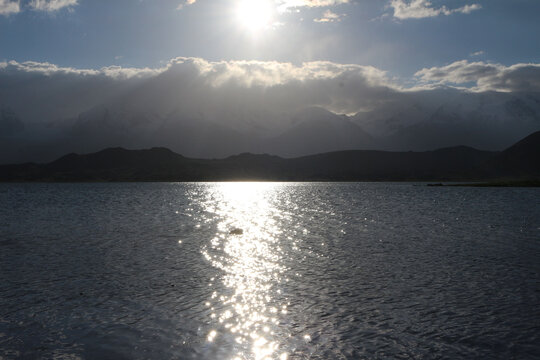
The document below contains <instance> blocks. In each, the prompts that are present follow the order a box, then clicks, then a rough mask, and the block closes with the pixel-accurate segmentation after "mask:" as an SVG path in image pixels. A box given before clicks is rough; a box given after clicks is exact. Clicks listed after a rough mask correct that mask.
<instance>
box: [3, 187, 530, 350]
mask: <svg viewBox="0 0 540 360" xmlns="http://www.w3.org/2000/svg"><path fill="white" fill-rule="evenodd" d="M240 229H241V230H240ZM231 232H232V233H231ZM0 358H1V359H12V358H28V359H34V358H45V359H79V358H80V359H192V358H193V359H266V358H268V359H460V358H467V359H468V358H477V359H492V358H499V359H512V358H515V359H534V358H536V359H538V358H540V190H539V189H505V188H492V189H489V188H433V187H431V188H430V187H426V186H413V185H412V184H309V183H306V184H301V183H299V184H272V183H224V184H172V183H171V184H24V185H23V184H21V185H17V184H3V185H2V184H0Z"/></svg>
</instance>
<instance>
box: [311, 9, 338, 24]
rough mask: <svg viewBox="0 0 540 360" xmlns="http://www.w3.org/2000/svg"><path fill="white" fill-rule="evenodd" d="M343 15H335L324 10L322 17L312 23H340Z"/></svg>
mask: <svg viewBox="0 0 540 360" xmlns="http://www.w3.org/2000/svg"><path fill="white" fill-rule="evenodd" d="M343 16H344V15H343V14H336V13H335V12H333V11H331V10H326V11H325V12H324V13H323V16H322V17H320V18H318V19H315V20H314V21H315V22H321V23H325V22H338V21H341V18H342V17H343Z"/></svg>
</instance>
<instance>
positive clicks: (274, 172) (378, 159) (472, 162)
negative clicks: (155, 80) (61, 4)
mask: <svg viewBox="0 0 540 360" xmlns="http://www.w3.org/2000/svg"><path fill="white" fill-rule="evenodd" d="M299 126H301V125H299ZM339 126H348V125H347V124H343V125H339ZM299 131H300V130H299ZM539 160H540V131H538V132H535V133H533V134H531V135H529V136H527V137H526V138H524V139H523V140H521V141H519V142H518V143H516V144H514V145H513V146H511V147H510V148H508V149H506V150H504V151H502V152H491V151H480V150H476V149H473V148H470V147H466V146H458V147H450V148H443V149H439V150H435V151H425V152H412V151H409V152H389V151H375V150H349V151H337V152H328V153H322V154H317V155H310V156H304V157H297V158H282V157H278V156H271V155H254V154H249V153H243V154H240V155H236V156H230V157H227V158H224V159H193V158H187V157H184V156H182V155H179V154H177V153H174V152H172V151H171V150H168V149H166V148H152V149H149V150H126V149H123V148H109V149H106V150H103V151H99V152H96V153H92V154H86V155H77V154H69V155H66V156H63V157H61V158H60V159H58V160H56V161H53V162H51V163H48V164H35V163H26V164H18V165H3V166H0V181H3V182H16V181H51V182H77V181H89V182H91V181H234V180H275V181H478V180H494V179H539V178H540V161H539Z"/></svg>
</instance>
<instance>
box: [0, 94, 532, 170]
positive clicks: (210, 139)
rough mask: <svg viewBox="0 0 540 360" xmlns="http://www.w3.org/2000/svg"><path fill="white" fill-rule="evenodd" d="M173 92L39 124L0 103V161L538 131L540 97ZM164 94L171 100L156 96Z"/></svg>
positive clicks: (432, 144) (440, 143)
mask: <svg viewBox="0 0 540 360" xmlns="http://www.w3.org/2000/svg"><path fill="white" fill-rule="evenodd" d="M147 85H148V84H147ZM175 86H176V87H174V88H173V89H171V90H170V91H165V90H163V89H162V88H158V89H156V90H154V91H150V90H151V89H146V90H145V91H142V93H132V92H129V93H128V94H125V95H124V96H123V97H117V98H114V99H112V100H110V101H108V102H105V103H103V104H99V105H96V106H93V107H91V108H89V109H85V110H82V111H81V112H79V113H76V115H73V116H71V117H65V118H60V119H56V120H49V121H45V120H40V119H39V118H37V119H36V117H39V114H38V115H34V117H33V118H32V117H30V115H27V114H25V111H24V109H26V108H28V109H33V107H32V106H28V107H25V108H22V109H20V108H16V109H15V110H11V108H9V107H1V106H0V164H9V163H16V162H27V161H32V162H50V161H52V160H54V159H56V158H58V157H59V156H61V155H62V154H66V153H70V152H76V153H91V152H96V151H98V150H100V149H104V148H109V147H115V146H121V147H124V148H134V149H141V148H152V147H156V146H160V147H161V146H163V147H167V148H169V149H171V150H172V151H174V152H177V153H180V154H183V155H184V156H188V157H193V158H206V159H211V158H224V157H227V156H230V155H233V154H238V153H243V152H250V153H268V154H274V155H278V156H281V157H299V156H307V155H310V154H316V153H323V152H332V151H342V150H354V149H362V150H384V151H410V150H412V151H429V150H433V149H438V148H443V147H453V146H457V145H464V146H470V147H473V148H475V149H482V150H488V151H500V150H502V149H505V148H506V147H508V146H510V145H511V144H513V143H515V142H516V141H518V140H519V139H521V138H523V137H524V136H526V135H527V134H530V133H532V132H534V131H539V130H540V93H527V94H524V93H495V92H490V93H470V92H469V93H464V92H460V91H457V90H452V89H444V90H433V91H431V92H425V93H423V92H414V93H411V94H409V93H403V94H400V96H399V97H397V98H394V97H390V99H388V101H385V102H382V103H380V104H378V105H377V106H375V107H374V108H366V109H365V110H363V111H360V112H356V113H354V114H348V115H345V114H337V113H334V112H331V111H329V110H328V109H326V108H324V107H321V106H307V107H298V108H294V107H292V106H289V107H285V108H283V107H280V106H278V105H275V106H273V105H272V104H273V103H272V101H270V100H268V99H267V98H265V97H262V98H260V99H259V98H256V99H253V103H249V102H247V100H246V101H240V100H238V99H243V97H238V96H237V97H233V100H234V101H233V100H231V103H229V102H228V101H229V100H230V99H229V98H228V97H226V96H225V95H223V94H222V95H223V96H219V97H218V96H216V97H213V98H212V99H213V100H212V99H210V100H208V101H209V102H208V103H205V104H203V105H204V106H203V105H201V104H199V106H195V104H197V101H199V102H200V99H199V100H197V99H193V101H190V102H180V103H179V102H178V101H176V100H177V99H176V98H173V99H170V94H176V93H179V92H182V91H183V92H184V93H185V92H186V90H185V89H182V88H181V86H180V85H175ZM162 93H163V94H169V95H167V96H163V97H160V96H158V95H155V94H162ZM190 96H191V95H190ZM261 96H262V95H261ZM282 96H284V95H282ZM203 98H204V97H203ZM205 99H206V98H205ZM257 99H258V100H257ZM236 100H238V101H237V102H235V101H236ZM255 100H257V101H255ZM257 104H259V105H260V106H259V105H257ZM263 105H264V106H263ZM47 111H49V110H47ZM51 111H52V110H51ZM43 114H44V115H46V114H48V113H47V112H43ZM25 115H26V116H25ZM51 116H52V115H51ZM49 117H50V116H49Z"/></svg>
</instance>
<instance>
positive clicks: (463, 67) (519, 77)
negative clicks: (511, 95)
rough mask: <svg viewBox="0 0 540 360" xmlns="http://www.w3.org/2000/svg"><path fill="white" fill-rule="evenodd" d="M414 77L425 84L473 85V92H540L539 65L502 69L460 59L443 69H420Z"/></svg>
mask: <svg viewBox="0 0 540 360" xmlns="http://www.w3.org/2000/svg"><path fill="white" fill-rule="evenodd" d="M415 76H417V77H419V78H420V80H421V81H422V82H424V83H435V84H467V83H473V84H475V85H476V86H475V87H473V88H472V89H471V90H473V91H502V92H523V91H528V92H535V91H540V64H514V65H511V66H504V65H501V64H491V63H485V62H481V61H479V62H469V61H467V60H461V61H456V62H453V63H452V64H449V65H446V66H442V67H432V68H429V69H428V68H425V69H422V70H420V71H418V72H417V73H416V74H415Z"/></svg>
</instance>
